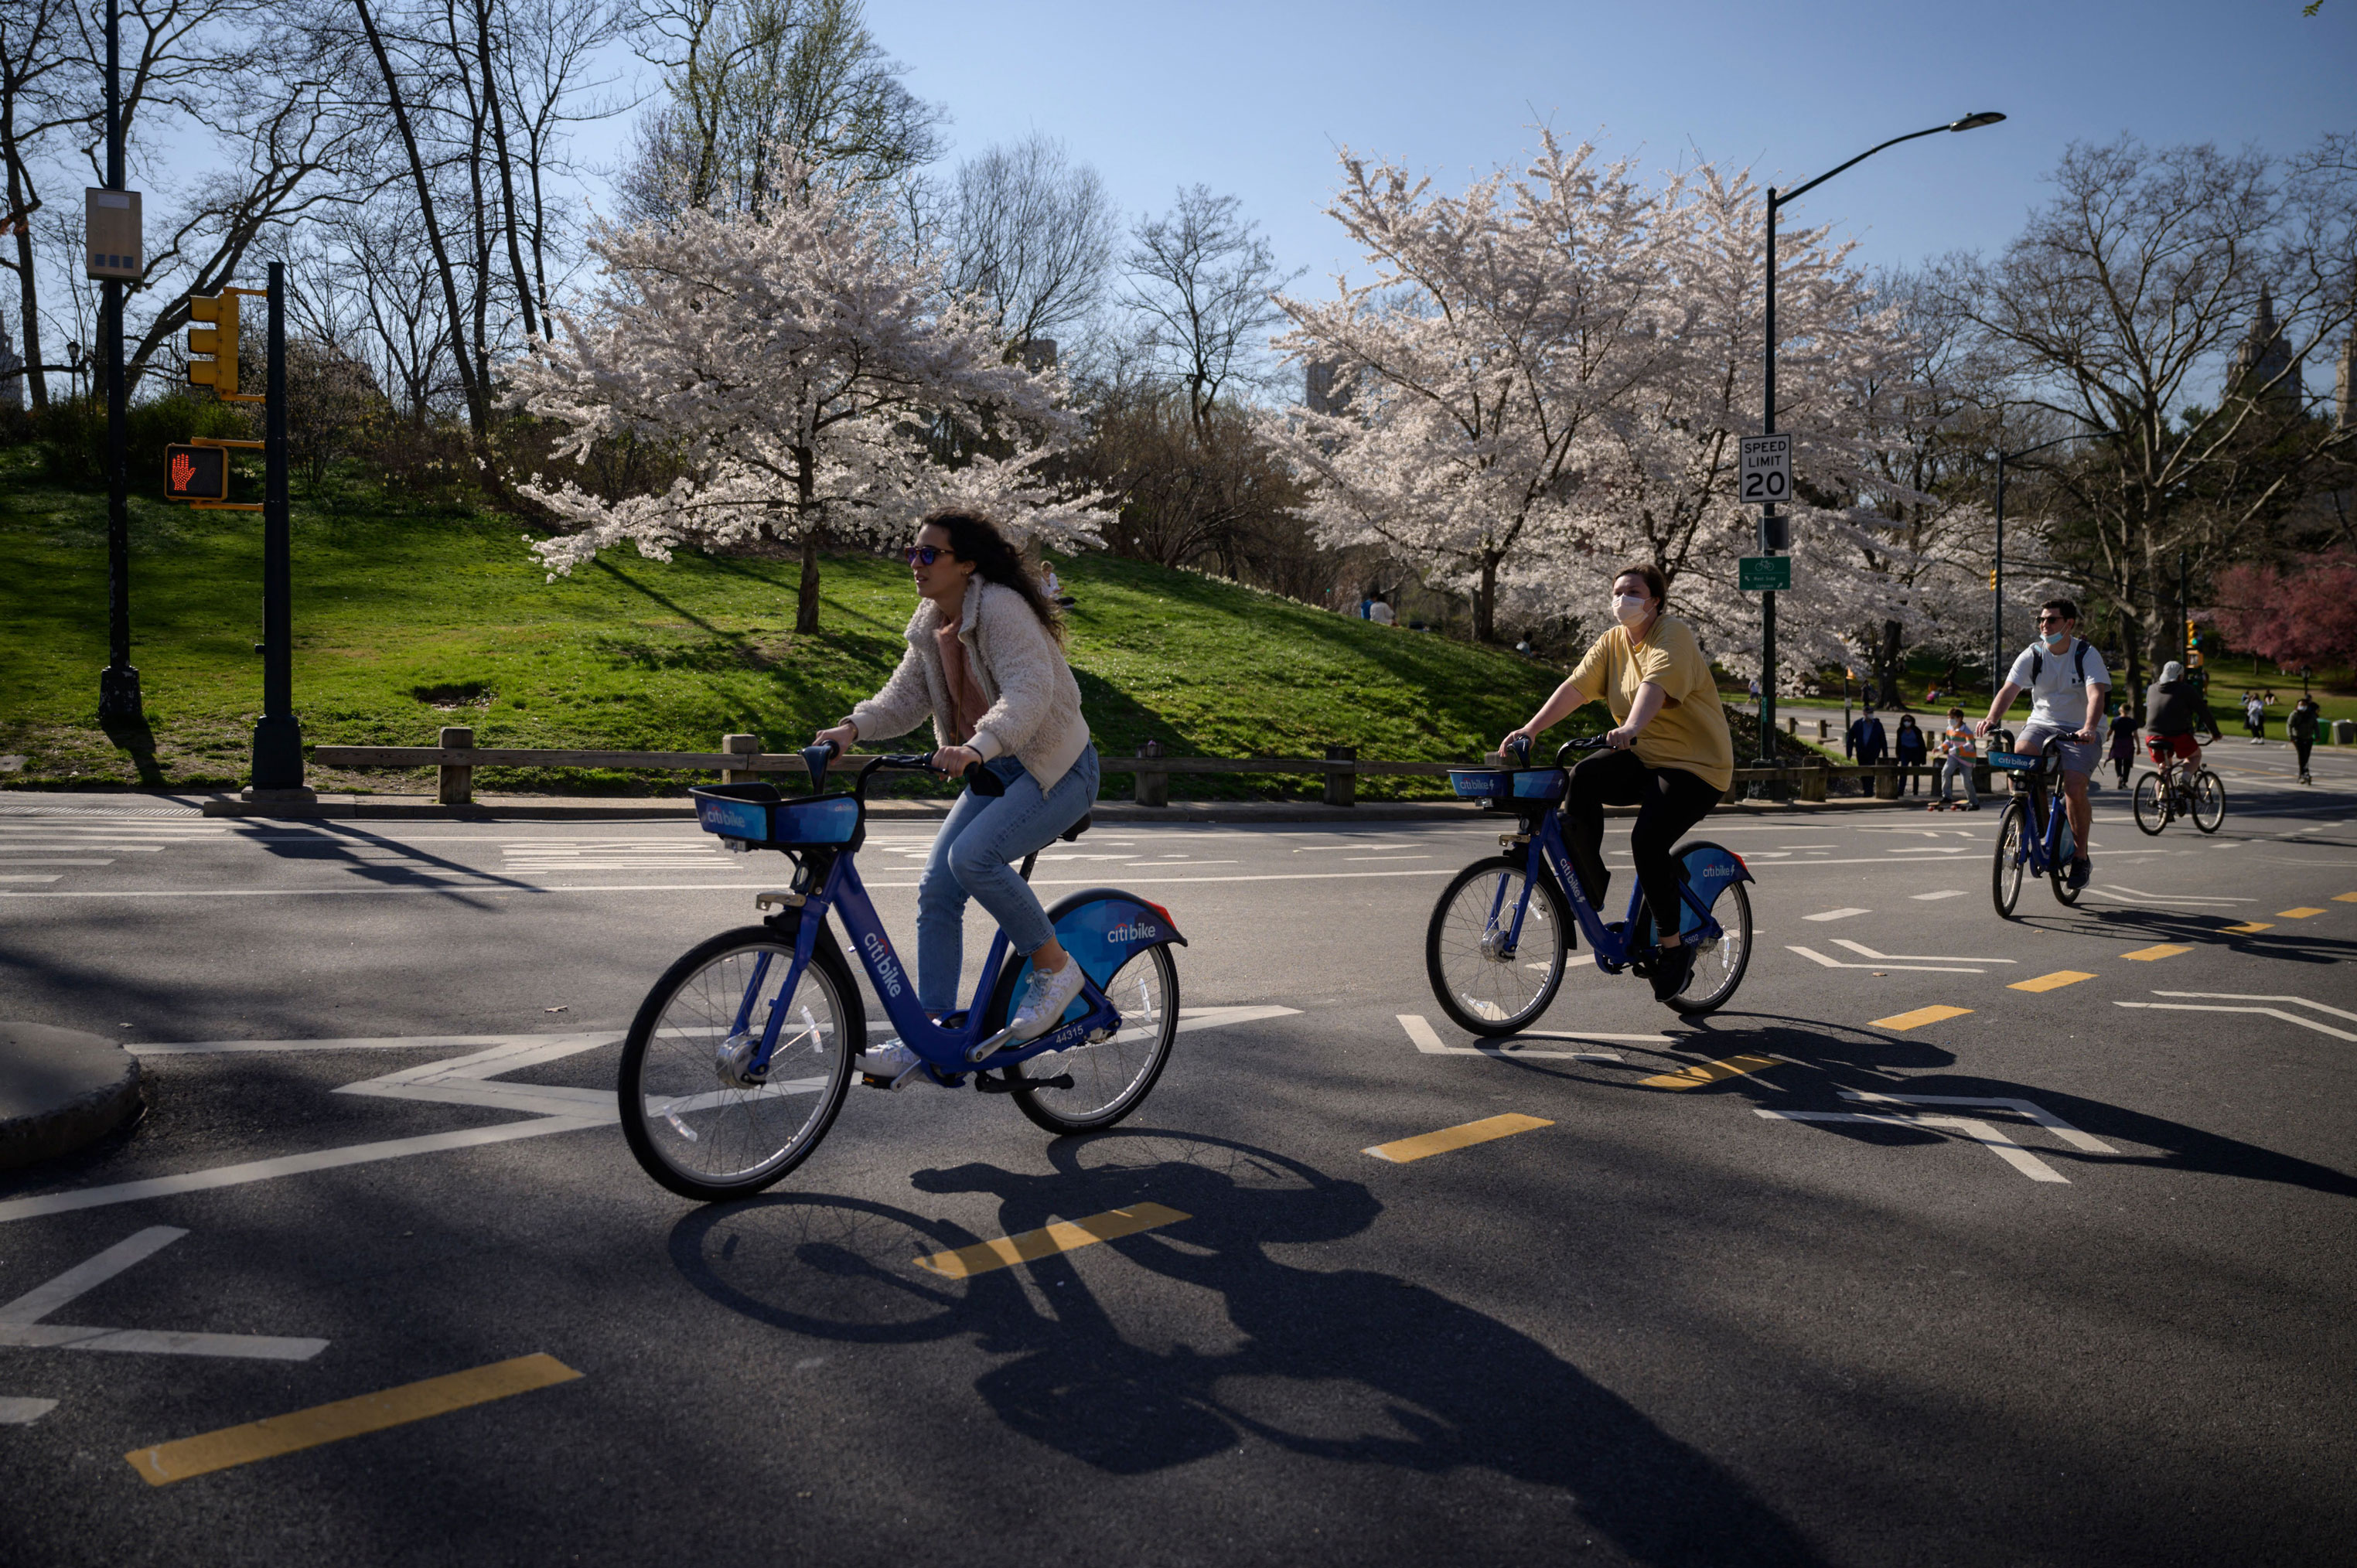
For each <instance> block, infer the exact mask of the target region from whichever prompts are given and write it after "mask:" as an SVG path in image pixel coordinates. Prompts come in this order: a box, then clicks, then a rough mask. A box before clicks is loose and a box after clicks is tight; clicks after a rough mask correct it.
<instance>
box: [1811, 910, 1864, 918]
mask: <svg viewBox="0 0 2357 1568" xmlns="http://www.w3.org/2000/svg"><path fill="white" fill-rule="evenodd" d="M1873 913H1874V911H1873V910H1871V909H1826V910H1824V911H1823V912H1822V913H1819V914H1814V915H1803V916H1802V917H1801V918H1803V920H1846V919H1848V918H1850V917H1851V916H1852V915H1871V914H1873Z"/></svg>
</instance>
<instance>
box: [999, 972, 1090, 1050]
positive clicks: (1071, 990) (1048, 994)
mask: <svg viewBox="0 0 2357 1568" xmlns="http://www.w3.org/2000/svg"><path fill="white" fill-rule="evenodd" d="M1082 978H1083V976H1082V973H1081V965H1080V961H1079V960H1078V959H1067V960H1066V961H1065V962H1064V967H1063V968H1061V969H1060V970H1056V971H1053V972H1049V971H1048V970H1044V969H1034V970H1033V971H1032V972H1031V979H1030V981H1029V982H1028V983H1027V984H1026V985H1025V986H1024V988H1023V1000H1022V1001H1021V1002H1019V1003H1017V1004H1016V1007H1015V1016H1014V1017H1013V1018H1011V1019H1009V1020H1007V1027H1008V1028H1010V1029H1012V1030H1014V1031H1015V1037H1016V1038H1017V1039H1018V1040H1036V1039H1038V1038H1039V1036H1042V1035H1044V1034H1046V1033H1047V1032H1048V1031H1049V1030H1050V1029H1052V1028H1054V1027H1055V1026H1056V1025H1057V1023H1058V1021H1060V1019H1061V1018H1062V1017H1063V1016H1064V1010H1065V1009H1066V1008H1068V1007H1070V1006H1071V1004H1072V998H1073V997H1075V996H1078V995H1079V994H1080V993H1081V981H1082Z"/></svg>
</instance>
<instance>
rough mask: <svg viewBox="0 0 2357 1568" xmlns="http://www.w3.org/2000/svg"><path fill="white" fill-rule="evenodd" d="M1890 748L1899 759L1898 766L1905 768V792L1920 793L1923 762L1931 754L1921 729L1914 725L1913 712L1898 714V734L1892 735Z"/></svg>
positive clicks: (1921, 790)
mask: <svg viewBox="0 0 2357 1568" xmlns="http://www.w3.org/2000/svg"><path fill="white" fill-rule="evenodd" d="M1890 750H1891V754H1892V755H1893V756H1894V757H1897V758H1898V759H1899V766H1900V767H1901V768H1905V769H1907V792H1908V793H1909V794H1910V795H1920V794H1921V793H1922V792H1923V789H1922V785H1923V763H1924V761H1925V759H1926V758H1928V757H1930V756H1931V746H1930V745H1929V743H1927V742H1926V741H1925V740H1924V738H1923V731H1922V730H1921V727H1919V726H1918V725H1916V723H1915V715H1914V714H1900V715H1899V734H1898V735H1897V736H1894V737H1892V740H1891V743H1890Z"/></svg>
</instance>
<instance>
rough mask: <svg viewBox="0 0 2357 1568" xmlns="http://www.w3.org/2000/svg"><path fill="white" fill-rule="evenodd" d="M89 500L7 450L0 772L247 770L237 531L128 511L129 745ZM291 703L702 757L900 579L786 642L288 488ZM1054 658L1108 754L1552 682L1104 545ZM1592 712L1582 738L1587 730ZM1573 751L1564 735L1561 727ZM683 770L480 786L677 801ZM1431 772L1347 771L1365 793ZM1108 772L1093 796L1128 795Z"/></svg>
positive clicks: (253, 594) (323, 712)
mask: <svg viewBox="0 0 2357 1568" xmlns="http://www.w3.org/2000/svg"><path fill="white" fill-rule="evenodd" d="M105 537H106V533H105V499H104V497H103V496H102V495H100V494H93V493H91V492H90V491H88V490H86V489H60V488H58V487H56V486H55V485H53V484H51V483H49V482H48V480H46V479H45V478H43V477H42V476H41V472H40V470H39V468H38V459H37V456H36V455H35V454H34V453H33V452H31V451H30V450H29V449H17V450H15V451H0V753H8V754H16V755H21V756H23V757H26V758H27V761H26V763H25V764H24V766H23V768H21V770H19V771H16V772H13V773H5V774H0V780H5V782H7V783H11V784H15V785H18V786H23V785H27V784H30V785H37V786H43V787H50V788H55V787H58V786H59V785H65V786H69V787H72V786H108V785H115V786H119V785H129V784H145V785H146V786H147V787H150V788H156V787H167V786H181V787H190V788H212V789H219V788H225V787H232V786H235V785H238V784H241V783H242V782H243V781H244V779H245V774H246V763H247V757H248V754H249V746H250V739H251V734H252V726H253V718H254V714H255V713H256V711H257V709H258V707H259V704H260V702H261V687H262V668H261V660H260V659H259V658H257V657H256V656H255V654H254V653H253V644H254V642H255V641H256V640H257V639H259V637H260V635H261V613H262V607H261V589H260V582H261V523H260V521H259V517H258V515H257V514H253V513H243V512H197V511H189V510H182V509H180V508H177V507H173V506H170V505H169V504H168V503H165V502H162V501H159V500H150V499H145V498H135V499H134V500H133V503H132V558H131V559H132V566H131V574H132V575H131V593H132V619H133V637H134V642H133V652H132V662H133V663H134V664H135V666H136V667H137V668H138V670H139V672H140V678H141V682H142V684H143V687H144V690H145V698H146V710H147V718H148V726H147V727H146V728H145V729H136V730H133V729H117V730H116V731H115V732H113V733H109V732H108V731H107V730H106V729H103V728H102V727H101V726H100V725H99V723H98V720H97V716H96V702H97V690H98V672H99V670H100V668H101V667H102V665H103V664H104V663H105V662H106V610H105V605H106V597H105V588H106V549H105ZM294 542H295V634H296V646H295V693H296V711H297V713H298V714H300V716H301V718H302V722H303V732H304V737H305V739H306V740H307V742H310V743H312V744H315V745H316V744H320V743H337V744H343V745H391V746H422V745H430V744H431V743H432V742H433V741H434V739H435V735H436V729H437V727H438V726H440V725H446V724H470V725H473V726H474V729H475V734H476V738H477V741H478V743H479V744H482V745H490V746H572V747H586V748H619V749H630V750H661V751H671V750H677V751H689V750H694V751H708V750H712V749H714V748H716V746H718V744H719V738H720V736H721V735H722V734H723V733H725V732H729V731H743V732H750V733H752V734H755V735H759V736H760V737H761V739H762V744H763V746H765V748H767V749H770V750H783V749H789V748H791V747H792V746H799V745H801V744H802V743H803V742H804V741H805V740H806V739H807V737H808V736H809V734H810V732H811V731H812V730H813V728H816V727H818V726H819V725H824V724H829V723H832V722H834V720H835V719H836V718H838V717H840V716H841V715H842V714H844V713H845V711H846V710H847V709H848V708H849V707H850V705H851V703H853V702H854V701H856V699H858V698H859V697H862V696H864V695H866V694H867V693H870V692H872V691H874V690H875V689H876V687H877V685H878V684H880V683H881V682H882V681H883V679H884V677H885V676H886V674H887V673H888V671H890V669H891V667H892V665H893V663H894V661H895V660H897V659H898V658H899V654H900V651H901V650H902V648H903V646H904V645H903V643H902V641H901V628H903V627H904V626H905V625H906V624H907V619H908V615H909V609H910V608H911V607H912V606H913V604H914V602H915V601H914V598H913V596H912V595H911V593H910V590H909V579H908V575H907V573H906V571H905V570H904V569H903V568H902V567H901V566H900V565H899V563H898V562H888V561H885V560H882V559H878V558H877V557H874V556H867V555H843V556H836V557H833V558H831V559H829V560H828V561H827V562H826V563H825V564H824V584H825V593H824V600H825V602H824V609H823V630H822V631H820V632H819V633H817V634H815V635H813V636H809V637H800V636H796V635H795V634H794V633H793V632H792V631H791V627H792V624H793V605H794V582H795V579H796V575H797V573H798V570H799V567H798V564H797V563H795V562H792V561H787V560H765V559H759V558H755V557H747V556H728V557H716V556H705V555H700V554H696V553H693V552H688V551H683V552H681V553H678V555H677V556H676V557H675V558H674V559H673V561H672V562H670V563H669V564H663V563H659V562H654V561H648V560H643V559H640V557H639V556H638V555H637V554H636V553H632V552H626V553H619V554H609V555H608V556H606V557H604V558H602V559H600V560H599V561H597V563H596V564H592V565H590V566H588V567H586V568H584V569H582V570H581V571H579V572H577V573H576V574H575V575H573V576H572V577H571V578H569V579H560V580H559V581H557V582H554V583H548V582H545V581H544V580H543V577H544V574H543V573H542V571H541V570H540V568H539V566H538V565H537V564H536V563H535V561H534V560H533V557H532V556H531V554H530V553H528V552H527V551H526V549H525V546H524V542H523V540H522V537H521V536H520V531H519V529H518V528H517V527H516V525H515V524H513V523H512V522H511V521H506V520H504V519H500V518H497V517H489V516H484V515H481V514H479V513H473V512H468V511H462V510H442V511H427V510H411V511H404V510H397V509H390V508H387V507H385V506H384V505H383V504H382V503H379V502H374V501H366V502H362V501H359V500H353V499H345V500H341V501H337V500H328V501H323V502H322V503H321V504H317V505H314V504H310V503H307V502H306V501H305V500H303V499H297V501H296V506H295V514H294ZM1060 571H1061V573H1062V575H1063V578H1064V583H1065V586H1066V588H1067V590H1068V591H1069V592H1070V593H1071V594H1072V595H1073V596H1075V597H1077V599H1078V600H1079V605H1078V607H1077V608H1076V609H1074V610H1073V611H1072V612H1071V660H1072V664H1073V667H1074V669H1075V671H1076V672H1077V673H1078V674H1079V677H1080V681H1081V686H1082V699H1083V703H1084V704H1085V708H1086V712H1087V714H1088V719H1089V725H1090V727H1091V729H1092V731H1093V732H1094V733H1095V735H1096V736H1097V740H1098V744H1099V745H1100V746H1102V747H1103V749H1104V750H1105V751H1106V752H1107V753H1108V754H1119V755H1135V751H1136V749H1137V747H1138V746H1139V745H1140V744H1141V743H1143V742H1145V741H1147V740H1149V739H1152V740H1159V741H1161V742H1162V743H1163V744H1164V746H1166V747H1168V750H1169V752H1170V753H1171V754H1172V755H1174V756H1215V757H1244V756H1251V755H1254V754H1260V755H1266V756H1305V755H1306V756H1317V755H1319V754H1320V753H1321V752H1322V749H1323V748H1324V747H1325V746H1328V745H1333V744H1340V745H1355V746H1358V747H1359V751H1360V755H1361V756H1362V757H1383V758H1403V759H1414V760H1430V761H1448V760H1464V759H1468V758H1471V757H1476V756H1478V755H1479V754H1480V752H1481V751H1482V750H1483V749H1485V747H1486V746H1487V745H1489V744H1492V743H1494V742H1495V740H1496V738H1497V736H1500V735H1501V734H1503V733H1504V732H1505V731H1506V730H1508V729H1510V728H1511V727H1512V726H1513V725H1516V724H1518V723H1520V722H1521V721H1522V720H1523V719H1524V718H1525V717H1527V716H1528V715H1529V714H1530V713H1531V711H1532V709H1533V708H1534V707H1535V706H1536V705H1537V703H1539V701H1540V700H1541V699H1542V698H1543V697H1544V694H1545V693H1547V692H1548V691H1549V690H1551V689H1552V687H1553V686H1554V684H1555V682H1556V681H1557V680H1558V679H1560V674H1559V672H1558V671H1554V670H1551V669H1549V668H1547V667H1545V666H1544V665H1542V664H1538V663H1535V662H1533V661H1531V660H1523V659H1520V658H1517V657H1515V656H1513V655H1512V654H1509V653H1504V652H1500V651H1495V650H1486V649H1479V648H1473V647H1469V646H1467V645H1465V644H1462V643H1455V642H1449V641H1447V640H1444V639H1441V638H1439V637H1437V636H1432V635H1429V634H1422V633H1415V632H1410V631H1406V630H1404V629H1394V628H1384V627H1380V626H1373V625H1370V624H1368V623H1366V622H1362V621H1359V620H1355V619H1348V618H1343V617H1340V616H1337V615H1333V614H1329V613H1327V612H1325V611H1321V610H1317V609H1313V608H1311V607H1307V606H1304V605H1300V604H1297V603H1295V602H1294V601H1292V600H1289V599H1285V598H1282V597H1278V596H1273V595H1269V594H1265V593H1261V592H1258V591H1256V590H1254V589H1250V588H1245V587H1241V586H1238V585H1234V584H1232V583H1228V582H1223V581H1221V580H1218V579H1215V578H1211V577H1207V576H1204V575H1200V574H1196V573H1190V572H1181V571H1169V570H1164V569H1160V568H1157V567H1153V566H1148V565H1145V564H1140V563H1137V562H1134V561H1125V560H1119V559H1115V558H1113V557H1111V556H1106V555H1102V554H1093V553H1092V554H1084V555H1082V556H1080V557H1078V558H1076V559H1073V560H1071V561H1069V562H1060ZM1599 711H1600V710H1596V709H1590V710H1589V712H1588V714H1585V715H1583V716H1582V717H1583V720H1584V721H1585V723H1584V724H1583V725H1581V726H1580V727H1587V728H1592V727H1594V720H1595V718H1596V716H1597V714H1598V713H1599ZM1559 733H1562V734H1564V735H1569V734H1571V733H1573V729H1572V728H1570V727H1566V729H1564V730H1563V731H1561V732H1559ZM311 781H312V783H313V784H314V785H315V786H316V787H319V788H325V789H372V790H377V791H382V792H408V791H415V790H418V789H424V788H426V787H427V784H426V781H425V776H424V775H422V774H409V775H402V774H397V773H393V772H386V771H373V772H339V771H337V770H333V769H328V768H317V767H316V766H315V767H314V768H313V770H312V776H311ZM686 782H687V779H685V777H684V776H677V775H673V776H662V775H645V774H628V775H625V774H614V775H608V776H600V775H597V774H592V773H587V772H571V773H557V772H549V771H541V770H531V771H497V770H485V772H484V775H483V776H482V777H480V778H479V780H478V784H479V788H482V789H488V790H527V791H530V790H557V789H563V790H582V789H595V790H610V791H618V792H633V791H635V792H644V791H650V790H652V791H673V790H677V789H681V788H683V786H684V784H685V783H686ZM1174 786H1175V787H1176V788H1177V789H1178V790H1179V792H1180V793H1188V792H1193V793H1198V794H1228V795H1231V796H1232V795H1240V794H1241V795H1268V796H1281V795H1291V796H1298V795H1301V794H1304V793H1308V792H1311V791H1314V790H1315V789H1316V788H1317V784H1316V781H1315V780H1314V779H1307V778H1304V779H1279V778H1263V779H1248V778H1242V777H1233V776H1231V777H1227V778H1222V779H1206V780H1189V779H1183V778H1182V779H1177V780H1174ZM1435 788H1436V781H1433V780H1377V779H1368V780H1362V781H1361V792H1362V794H1365V795H1368V796H1380V795H1384V794H1399V793H1414V794H1428V793H1431V792H1433V791H1434V789H1435ZM1126 789H1127V786H1126V782H1125V780H1123V779H1110V780H1108V784H1107V793H1108V794H1109V795H1111V794H1120V793H1126Z"/></svg>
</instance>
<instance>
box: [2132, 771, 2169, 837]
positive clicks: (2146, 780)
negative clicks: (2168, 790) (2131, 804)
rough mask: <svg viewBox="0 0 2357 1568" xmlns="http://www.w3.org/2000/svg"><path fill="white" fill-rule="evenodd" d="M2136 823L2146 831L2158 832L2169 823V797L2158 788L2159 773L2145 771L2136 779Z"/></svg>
mask: <svg viewBox="0 0 2357 1568" xmlns="http://www.w3.org/2000/svg"><path fill="white" fill-rule="evenodd" d="M2168 825H2169V797H2168V796H2167V795H2166V794H2164V793H2163V792H2162V790H2161V788H2160V775H2159V774H2158V773H2147V774H2146V775H2145V776H2144V777H2143V778H2141V779H2137V780H2136V826H2137V827H2139V828H2141V829H2143V830H2144V832H2147V833H2158V832H2160V830H2161V829H2163V828H2165V827H2167V826H2168Z"/></svg>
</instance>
